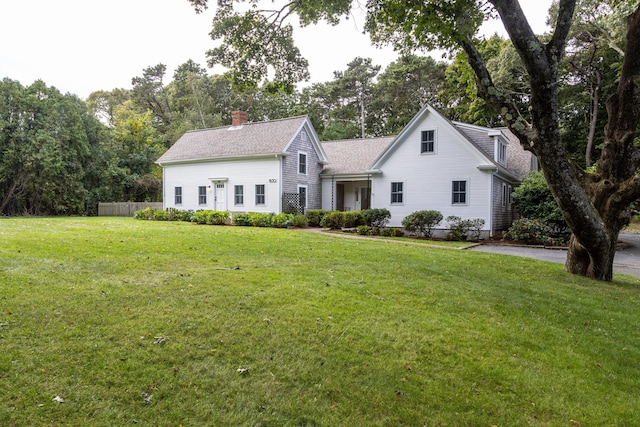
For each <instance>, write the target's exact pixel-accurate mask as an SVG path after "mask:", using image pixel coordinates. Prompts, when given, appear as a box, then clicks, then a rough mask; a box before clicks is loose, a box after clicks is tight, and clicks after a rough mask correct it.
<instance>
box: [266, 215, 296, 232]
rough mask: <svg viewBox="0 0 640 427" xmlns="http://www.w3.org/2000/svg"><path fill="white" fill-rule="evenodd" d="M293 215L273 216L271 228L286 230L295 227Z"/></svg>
mask: <svg viewBox="0 0 640 427" xmlns="http://www.w3.org/2000/svg"><path fill="white" fill-rule="evenodd" d="M293 217H294V215H293V214H288V213H279V214H275V215H272V216H271V227H277V228H286V227H288V226H289V225H293Z"/></svg>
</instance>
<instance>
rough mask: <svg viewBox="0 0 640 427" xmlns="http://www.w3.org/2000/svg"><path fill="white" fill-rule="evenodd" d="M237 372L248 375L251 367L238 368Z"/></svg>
mask: <svg viewBox="0 0 640 427" xmlns="http://www.w3.org/2000/svg"><path fill="white" fill-rule="evenodd" d="M236 372H237V373H239V374H240V375H247V374H248V373H249V368H238V369H236Z"/></svg>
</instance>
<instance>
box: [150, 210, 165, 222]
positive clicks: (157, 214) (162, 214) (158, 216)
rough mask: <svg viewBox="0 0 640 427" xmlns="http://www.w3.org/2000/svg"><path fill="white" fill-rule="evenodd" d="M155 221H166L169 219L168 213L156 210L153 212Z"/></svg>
mask: <svg viewBox="0 0 640 427" xmlns="http://www.w3.org/2000/svg"><path fill="white" fill-rule="evenodd" d="M153 219H154V220H155V221H166V220H167V219H168V216H167V211H165V210H163V209H156V210H154V211H153Z"/></svg>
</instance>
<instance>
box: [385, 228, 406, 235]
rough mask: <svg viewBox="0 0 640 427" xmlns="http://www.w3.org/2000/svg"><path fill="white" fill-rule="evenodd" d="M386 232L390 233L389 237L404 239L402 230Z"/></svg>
mask: <svg viewBox="0 0 640 427" xmlns="http://www.w3.org/2000/svg"><path fill="white" fill-rule="evenodd" d="M388 230H390V231H391V237H404V231H403V230H402V228H395V227H393V228H389V229H388Z"/></svg>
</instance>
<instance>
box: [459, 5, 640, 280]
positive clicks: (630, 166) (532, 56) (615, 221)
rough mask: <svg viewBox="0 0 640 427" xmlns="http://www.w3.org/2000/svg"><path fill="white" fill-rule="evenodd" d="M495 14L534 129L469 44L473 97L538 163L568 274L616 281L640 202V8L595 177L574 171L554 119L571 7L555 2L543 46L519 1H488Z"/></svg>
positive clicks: (631, 19) (630, 28)
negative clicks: (526, 89) (525, 87)
mask: <svg viewBox="0 0 640 427" xmlns="http://www.w3.org/2000/svg"><path fill="white" fill-rule="evenodd" d="M490 1H491V3H493V4H494V6H495V7H496V9H497V10H498V13H499V14H500V16H501V18H502V21H503V23H504V24H505V28H506V30H507V32H508V33H509V36H510V38H511V41H512V42H513V44H514V47H515V48H516V50H517V51H518V53H519V54H520V57H521V58H522V60H523V63H524V64H525V66H526V68H527V71H528V73H529V77H530V84H531V101H530V108H531V124H530V126H529V125H528V124H527V123H523V120H521V119H520V118H518V113H517V112H514V111H513V103H512V102H510V100H509V99H508V98H506V97H504V96H501V94H500V93H499V90H497V89H496V88H495V87H494V86H493V83H492V81H491V78H490V76H489V73H488V71H487V69H486V67H485V66H484V63H483V62H482V60H481V58H480V57H479V54H478V53H477V51H476V50H475V49H474V47H473V46H472V45H471V43H466V44H463V48H464V49H465V52H466V53H467V55H468V56H469V58H470V60H469V63H470V64H471V66H472V67H473V69H474V72H475V73H476V78H477V80H476V81H477V85H478V93H479V94H480V95H481V96H482V97H483V98H485V100H487V101H488V102H489V103H490V104H492V105H493V106H494V107H498V108H499V109H501V110H502V111H503V116H504V117H505V120H506V121H507V122H508V124H509V127H510V129H511V130H512V131H513V132H514V133H515V134H516V135H517V136H518V137H519V138H520V141H521V142H522V143H523V146H524V147H525V148H526V149H529V150H531V151H532V152H533V153H535V154H536V155H537V157H538V160H539V162H540V165H541V167H542V171H543V173H544V175H545V178H546V180H547V183H548V184H549V188H550V189H551V192H552V193H553V195H554V197H555V199H556V201H557V202H558V205H559V206H560V209H561V211H562V213H563V215H564V218H565V220H566V222H567V224H568V226H569V228H570V229H571V232H572V233H573V235H572V238H571V244H570V248H569V251H568V254H567V261H566V264H565V266H566V269H567V271H569V272H571V273H574V274H579V275H583V276H587V277H591V278H594V279H598V280H607V281H610V280H612V278H613V258H614V255H615V251H616V244H617V240H618V235H619V233H620V230H621V229H622V228H623V227H624V226H625V225H626V224H627V223H628V218H629V215H628V208H629V205H630V204H631V202H633V201H634V200H635V199H637V198H639V197H640V173H638V167H639V166H640V149H639V148H638V147H635V145H634V136H635V134H636V130H637V127H638V123H639V122H640V86H639V83H640V7H639V8H638V9H637V10H636V11H635V12H634V13H633V14H631V15H630V16H629V18H628V22H627V46H626V52H625V56H624V63H623V67H622V71H621V74H620V82H619V85H618V88H617V90H616V93H615V94H614V95H613V96H612V97H611V99H609V101H608V102H607V111H608V114H609V121H608V124H607V127H606V129H605V144H604V149H603V153H602V156H601V158H600V160H598V162H597V164H596V165H597V168H596V169H597V171H596V173H587V172H585V171H584V170H583V169H581V168H579V167H578V166H577V165H575V164H573V163H571V162H570V161H569V160H568V158H567V155H566V152H565V150H564V145H563V143H562V139H561V135H560V123H559V116H558V89H557V82H558V65H559V61H560V57H561V56H562V53H563V51H564V44H565V41H566V37H567V35H568V31H569V27H570V25H571V22H572V19H573V9H574V7H575V0H560V2H559V11H558V21H557V25H556V28H555V31H554V33H553V35H552V37H551V39H550V41H549V42H548V43H547V44H543V43H542V42H540V40H539V39H538V38H537V37H536V36H535V35H534V34H533V32H532V31H531V28H530V26H529V25H528V23H527V21H526V18H525V16H524V14H523V13H522V10H521V8H520V5H519V3H518V2H517V1H516V0H490Z"/></svg>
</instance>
